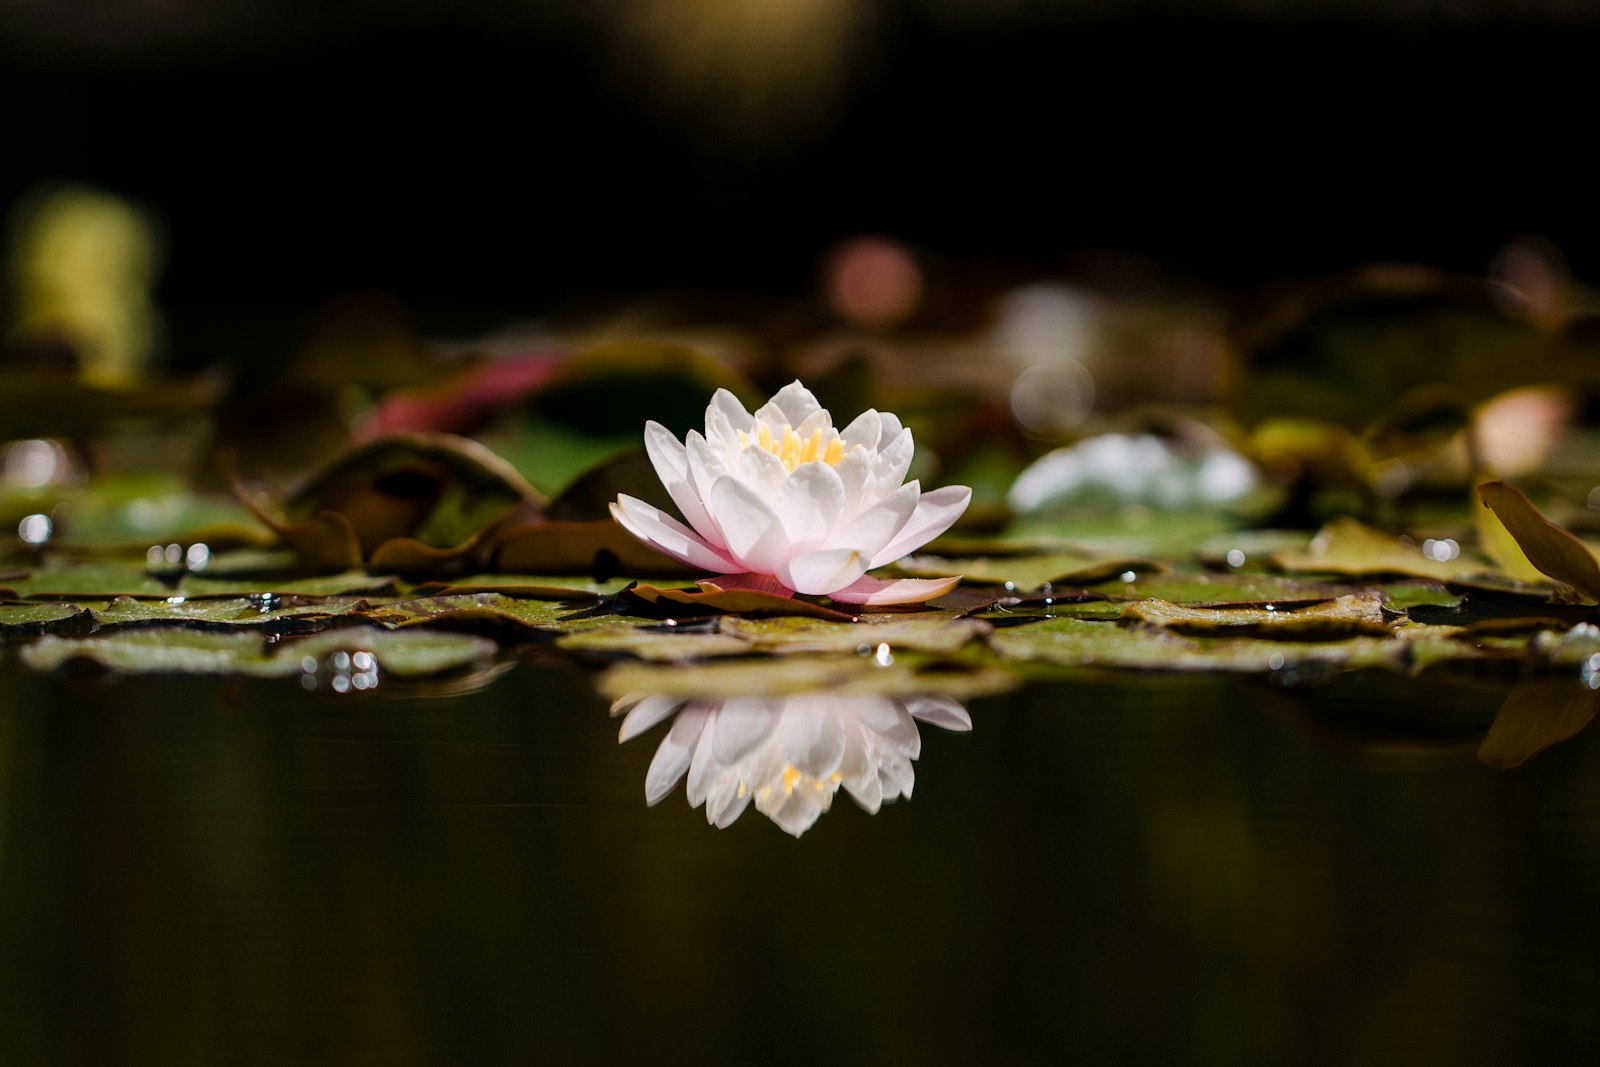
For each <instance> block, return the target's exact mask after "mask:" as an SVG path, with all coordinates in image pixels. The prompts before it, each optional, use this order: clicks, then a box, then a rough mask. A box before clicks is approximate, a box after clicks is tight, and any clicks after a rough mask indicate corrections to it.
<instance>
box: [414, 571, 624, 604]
mask: <svg viewBox="0 0 1600 1067" xmlns="http://www.w3.org/2000/svg"><path fill="white" fill-rule="evenodd" d="M629 584H630V580H629V579H627V578H612V579H609V580H607V581H604V582H597V581H594V580H593V579H591V578H585V577H581V576H573V575H548V574H541V575H531V574H476V575H471V576H469V577H465V578H457V579H455V580H454V581H448V582H424V583H422V584H421V585H418V586H416V587H415V588H413V589H412V592H413V593H415V594H416V595H417V596H450V595H464V594H470V593H503V594H504V595H506V596H512V597H529V598H531V599H534V600H582V599H587V598H591V597H598V596H612V595H614V594H616V593H620V592H621V591H622V590H624V589H626V588H627V587H628V585H629Z"/></svg>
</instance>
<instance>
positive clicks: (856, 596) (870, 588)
mask: <svg viewBox="0 0 1600 1067" xmlns="http://www.w3.org/2000/svg"><path fill="white" fill-rule="evenodd" d="M960 584H961V576H960V575H957V576H955V577H954V578H888V579H886V578H874V577H873V576H872V575H870V574H867V575H863V576H862V577H860V578H857V579H856V580H855V582H853V583H852V584H851V585H849V586H847V587H846V588H844V589H838V590H835V591H834V592H832V593H829V594H828V598H829V599H830V600H837V601H838V602H839V603H841V604H862V605H865V606H867V607H886V606H888V605H891V604H925V603H927V602H928V601H930V600H937V599H938V598H939V597H942V596H944V595H945V594H946V593H948V592H949V591H950V590H952V589H954V588H955V587H956V586H958V585H960Z"/></svg>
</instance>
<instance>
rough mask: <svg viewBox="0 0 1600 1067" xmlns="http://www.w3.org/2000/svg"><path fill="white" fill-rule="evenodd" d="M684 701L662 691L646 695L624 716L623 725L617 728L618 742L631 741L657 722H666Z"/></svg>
mask: <svg viewBox="0 0 1600 1067" xmlns="http://www.w3.org/2000/svg"><path fill="white" fill-rule="evenodd" d="M683 703H684V702H683V701H682V700H680V699H679V698H677V697H669V696H662V695H661V694H660V693H655V694H652V695H650V696H647V697H645V698H644V699H643V700H641V701H639V703H637V704H635V705H634V706H633V707H632V708H630V709H629V710H628V714H627V715H626V716H624V717H623V720H622V725H621V727H619V728H618V730H617V743H618V744H621V743H622V742H624V741H631V740H633V739H634V738H635V737H638V736H639V735H640V734H642V733H644V732H645V731H646V730H648V729H650V727H652V726H654V725H655V724H656V723H658V722H664V721H665V720H666V719H668V718H669V717H671V715H672V713H673V712H675V711H677V710H678V709H679V708H680V707H682V706H683Z"/></svg>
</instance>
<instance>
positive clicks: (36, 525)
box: [17, 514, 55, 545]
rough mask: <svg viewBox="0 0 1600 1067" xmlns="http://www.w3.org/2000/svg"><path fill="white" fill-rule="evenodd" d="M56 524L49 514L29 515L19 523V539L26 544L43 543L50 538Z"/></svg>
mask: <svg viewBox="0 0 1600 1067" xmlns="http://www.w3.org/2000/svg"><path fill="white" fill-rule="evenodd" d="M54 528H55V526H54V524H53V523H51V521H50V516H48V515H40V514H35V515H29V516H27V517H26V518H24V519H23V520H22V521H21V522H19V523H17V539H18V540H20V541H21V542H22V543H23V544H25V545H42V544H44V543H45V542H46V541H48V540H50V534H51V532H52V531H53V530H54Z"/></svg>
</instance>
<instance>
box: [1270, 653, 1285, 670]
mask: <svg viewBox="0 0 1600 1067" xmlns="http://www.w3.org/2000/svg"><path fill="white" fill-rule="evenodd" d="M1267 666H1268V667H1270V668H1271V669H1273V670H1275V671H1281V670H1283V653H1282V652H1274V653H1273V654H1272V655H1270V656H1268V657H1267Z"/></svg>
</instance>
